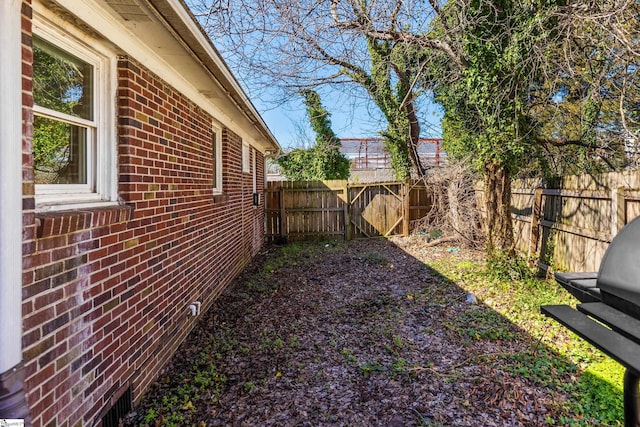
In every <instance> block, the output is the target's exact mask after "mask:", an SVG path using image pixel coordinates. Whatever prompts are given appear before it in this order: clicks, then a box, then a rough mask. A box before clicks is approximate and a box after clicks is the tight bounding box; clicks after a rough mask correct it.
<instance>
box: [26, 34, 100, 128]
mask: <svg viewBox="0 0 640 427" xmlns="http://www.w3.org/2000/svg"><path fill="white" fill-rule="evenodd" d="M33 98H34V102H35V103H36V105H39V106H41V107H45V108H50V109H52V110H56V111H59V112H62V113H65V114H70V115H73V116H76V117H81V118H83V119H87V120H93V67H92V66H91V65H90V64H88V63H86V62H84V61H82V60H81V59H79V58H76V57H75V56H73V55H71V54H69V53H67V52H65V51H63V50H61V49H58V48H57V47H55V46H53V45H51V44H49V43H47V42H45V41H44V40H42V39H39V38H37V37H34V39H33Z"/></svg>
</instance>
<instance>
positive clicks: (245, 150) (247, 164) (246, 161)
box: [242, 141, 251, 173]
mask: <svg viewBox="0 0 640 427" xmlns="http://www.w3.org/2000/svg"><path fill="white" fill-rule="evenodd" d="M242 172H244V173H250V172H251V150H250V147H249V143H248V142H247V141H242Z"/></svg>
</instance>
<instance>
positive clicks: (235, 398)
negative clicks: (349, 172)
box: [128, 237, 565, 427]
mask: <svg viewBox="0 0 640 427" xmlns="http://www.w3.org/2000/svg"><path fill="white" fill-rule="evenodd" d="M421 242H423V240H421V239H419V238H416V237H411V238H393V239H392V240H383V239H380V240H366V241H365V240H361V241H353V242H348V243H335V244H325V243H322V244H316V245H313V246H309V245H306V244H305V245H301V246H300V245H291V244H290V245H287V246H284V247H265V248H264V250H263V252H262V253H261V254H260V255H259V256H258V257H257V258H256V260H255V261H254V262H253V263H252V264H251V265H250V266H249V268H247V269H246V271H245V272H243V273H242V275H241V276H240V277H238V279H237V280H236V281H235V282H234V284H233V285H232V286H231V287H230V288H228V289H227V290H226V291H225V292H224V293H223V295H222V296H221V297H220V298H219V299H218V300H217V302H216V303H215V304H214V306H213V307H212V308H211V309H210V310H209V311H208V312H207V313H206V314H205V315H204V316H203V318H202V320H201V322H200V324H199V325H198V326H197V327H196V329H195V330H194V331H193V332H192V333H191V335H190V336H189V338H188V340H187V341H186V342H185V343H184V344H183V346H182V348H181V349H180V350H179V351H178V352H177V355H176V356H175V357H174V359H173V361H172V362H171V363H170V365H169V366H167V368H166V369H165V370H164V371H163V372H162V373H161V375H160V377H159V379H158V381H157V383H156V384H154V385H153V386H152V387H151V390H150V391H149V392H148V393H147V395H146V397H145V399H144V400H143V401H142V402H141V404H140V405H139V406H138V407H137V408H136V410H135V411H134V412H132V413H131V414H130V415H129V417H128V422H129V423H130V424H131V425H140V424H144V423H145V422H146V423H149V424H151V425H154V421H152V419H153V418H154V417H151V416H147V419H146V421H145V420H144V417H145V414H148V411H149V410H150V409H152V410H153V413H154V414H155V416H156V417H157V418H156V421H155V422H156V424H160V423H161V422H162V420H165V421H166V420H167V419H168V415H169V414H168V413H167V409H166V406H167V405H170V404H171V401H170V399H168V398H166V395H167V393H168V390H170V388H171V387H173V388H175V387H177V386H180V384H179V383H177V382H179V381H182V382H185V381H191V380H185V379H184V378H185V376H188V375H186V374H188V373H189V372H191V375H192V376H193V377H194V379H193V381H194V382H197V381H198V380H197V379H196V378H195V377H196V376H197V371H198V370H208V372H209V373H210V374H212V373H215V379H216V380H215V381H212V380H211V375H210V376H209V379H208V380H206V381H207V382H202V384H206V387H201V389H202V390H203V391H201V392H200V393H199V394H198V396H197V398H191V399H190V400H189V401H188V402H187V403H186V404H185V403H184V402H180V403H178V404H177V406H176V407H175V408H174V411H177V412H181V414H178V415H179V416H180V417H183V418H182V420H183V421H180V422H177V423H178V424H181V423H184V424H187V425H198V426H201V427H204V426H221V425H234V426H323V425H339V426H343V425H344V426H521V425H526V426H534V425H544V424H545V420H546V419H547V417H554V418H555V417H556V416H557V415H558V411H559V409H558V408H559V407H560V404H559V403H560V402H561V401H563V400H564V399H565V397H564V396H562V395H561V394H560V393H558V392H555V391H554V392H552V391H550V390H549V389H548V388H546V387H542V386H539V385H535V384H533V383H530V382H529V381H528V380H526V379H523V378H521V377H519V376H517V375H515V374H514V373H513V370H511V369H509V370H507V369H502V366H501V362H500V361H501V360H504V356H505V355H509V354H517V353H519V354H520V353H522V352H527V351H528V350H527V349H528V348H529V346H531V341H530V339H528V338H527V337H526V336H522V334H521V331H519V330H518V329H517V328H515V327H514V326H512V325H510V324H508V322H507V323H506V326H505V325H501V326H500V331H501V332H500V335H499V336H493V337H491V339H473V340H470V339H468V338H467V337H465V336H464V334H461V333H460V330H461V328H464V319H468V318H471V317H470V316H473V315H475V314H476V313H480V314H482V313H485V312H487V311H489V309H488V308H486V307H484V306H483V305H482V304H473V303H470V302H469V301H468V295H467V293H466V292H465V291H464V290H463V289H461V288H459V287H458V286H457V285H456V284H455V283H452V282H450V281H449V280H447V279H446V278H444V277H442V276H440V275H439V274H438V272H437V271H435V270H433V269H432V268H430V267H428V266H427V265H425V262H428V261H429V260H433V259H438V258H441V257H465V258H474V257H478V256H479V255H478V254H475V253H471V252H468V251H465V250H464V249H462V250H460V251H457V248H455V249H452V248H449V251H447V250H446V249H447V248H446V247H442V248H437V249H426V248H424V247H423V245H422V244H421ZM198 361H200V362H198ZM194 363H196V365H194ZM198 363H199V364H198ZM209 365H210V366H209ZM194 366H199V367H198V368H194ZM194 369H195V370H194ZM200 381H205V380H200ZM163 396H164V408H165V409H162V408H163V406H162V404H161V402H162V401H163ZM167 402H169V403H167ZM163 411H164V414H163ZM174 415H175V414H174ZM556 419H557V418H556Z"/></svg>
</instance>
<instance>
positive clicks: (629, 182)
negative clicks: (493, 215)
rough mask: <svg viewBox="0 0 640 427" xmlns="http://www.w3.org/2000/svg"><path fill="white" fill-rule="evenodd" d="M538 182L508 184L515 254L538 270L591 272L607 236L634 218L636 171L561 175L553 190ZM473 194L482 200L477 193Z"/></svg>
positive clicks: (638, 203)
mask: <svg viewBox="0 0 640 427" xmlns="http://www.w3.org/2000/svg"><path fill="white" fill-rule="evenodd" d="M540 184H541V183H540V182H539V181H535V180H522V181H516V182H514V184H513V186H512V196H511V209H512V216H513V219H514V235H515V240H516V245H517V248H518V250H519V251H521V252H523V253H527V254H529V256H531V257H532V258H534V259H538V260H539V263H540V265H541V267H542V268H544V269H546V268H549V267H551V268H553V269H554V270H556V271H597V270H598V268H599V265H600V261H601V260H602V257H603V256H604V252H605V251H606V249H607V247H608V246H609V243H610V242H611V240H612V239H613V237H614V236H615V235H616V234H617V233H618V231H620V229H621V228H622V227H623V226H624V225H625V224H627V223H628V222H629V221H631V220H632V219H633V218H635V217H637V216H638V215H639V214H640V173H639V172H637V171H628V172H614V173H608V174H603V175H597V176H594V175H580V176H570V177H565V178H563V180H562V182H560V183H559V184H558V185H557V186H556V187H557V188H542V186H541V185H540ZM476 194H477V196H478V198H480V199H481V198H482V197H483V191H482V190H480V189H477V192H476ZM478 206H483V203H482V201H481V200H479V201H478ZM638 244H640V242H638Z"/></svg>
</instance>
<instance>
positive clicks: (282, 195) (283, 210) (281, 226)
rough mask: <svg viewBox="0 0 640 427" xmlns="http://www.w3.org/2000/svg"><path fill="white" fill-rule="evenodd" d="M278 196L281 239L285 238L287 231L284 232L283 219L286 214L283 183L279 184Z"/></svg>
mask: <svg viewBox="0 0 640 427" xmlns="http://www.w3.org/2000/svg"><path fill="white" fill-rule="evenodd" d="M279 196H280V237H282V238H283V239H286V238H287V232H286V227H285V219H286V216H287V211H286V209H285V207H284V200H285V197H284V184H283V185H281V186H280V192H279Z"/></svg>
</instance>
